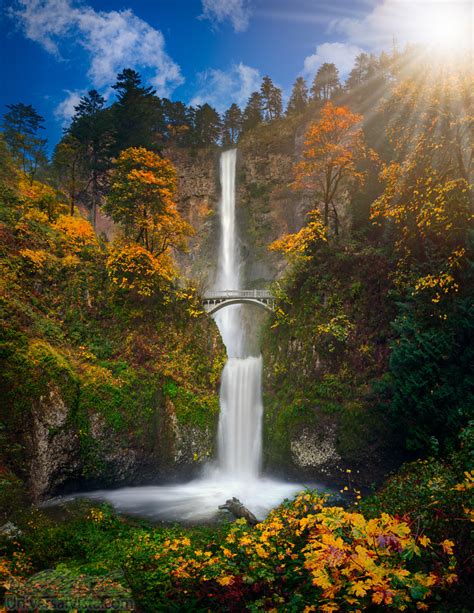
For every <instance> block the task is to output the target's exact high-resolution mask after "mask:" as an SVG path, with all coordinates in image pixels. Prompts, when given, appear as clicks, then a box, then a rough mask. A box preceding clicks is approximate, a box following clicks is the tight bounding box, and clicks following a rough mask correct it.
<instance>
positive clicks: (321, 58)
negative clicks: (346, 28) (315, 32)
mask: <svg viewBox="0 0 474 613" xmlns="http://www.w3.org/2000/svg"><path fill="white" fill-rule="evenodd" d="M362 52H363V49H361V48H360V47H358V46H357V45H353V44H350V43H323V44H322V45H318V46H317V47H316V51H315V53H313V54H312V55H308V56H307V57H306V58H305V60H304V67H303V74H304V75H305V76H306V77H308V78H312V77H314V75H315V74H316V71H317V70H318V68H319V67H320V66H321V65H322V64H324V63H325V62H328V63H330V64H331V63H332V64H336V67H337V69H338V70H339V74H340V75H341V76H343V77H344V76H346V75H347V74H348V73H349V72H350V71H351V70H352V67H353V66H354V60H355V58H356V57H357V56H358V55H359V53H362Z"/></svg>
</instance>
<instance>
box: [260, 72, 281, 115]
mask: <svg viewBox="0 0 474 613" xmlns="http://www.w3.org/2000/svg"><path fill="white" fill-rule="evenodd" d="M260 96H261V99H262V110H263V114H264V118H265V119H266V120H267V121H272V119H278V118H279V117H281V114H282V110H283V106H282V99H281V89H279V88H278V87H275V85H274V84H273V81H272V80H271V79H270V77H269V76H265V77H263V81H262V85H261V87H260Z"/></svg>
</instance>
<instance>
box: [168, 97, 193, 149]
mask: <svg viewBox="0 0 474 613" xmlns="http://www.w3.org/2000/svg"><path fill="white" fill-rule="evenodd" d="M161 102H162V108H163V116H164V124H165V134H166V139H167V140H169V141H172V142H173V143H175V144H177V145H179V146H183V147H186V146H188V145H190V144H191V141H192V132H193V125H194V109H191V108H188V107H187V106H186V105H185V104H183V103H182V102H172V101H171V100H168V99H167V98H163V100H162V101H161Z"/></svg>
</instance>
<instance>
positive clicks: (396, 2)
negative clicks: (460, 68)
mask: <svg viewBox="0 0 474 613" xmlns="http://www.w3.org/2000/svg"><path fill="white" fill-rule="evenodd" d="M472 11H473V5H472V0H383V2H381V3H380V4H377V5H376V6H375V7H374V8H373V10H372V11H371V12H370V13H368V14H367V15H366V16H364V17H362V18H347V17H344V18H339V19H334V20H332V22H331V24H330V29H331V30H332V31H333V32H337V33H340V34H342V35H344V37H345V38H346V40H347V41H348V42H350V43H353V44H363V45H364V46H366V47H368V48H369V49H371V50H373V51H382V50H383V49H385V50H387V49H390V48H391V47H392V44H393V42H394V41H395V42H396V43H397V44H398V45H405V44H406V43H421V44H424V45H433V46H439V45H441V46H443V45H444V43H446V42H448V43H449V44H450V43H451V42H454V43H455V45H456V46H459V47H464V48H470V49H472V32H473V15H474V14H473V12H472ZM446 38H452V39H456V40H452V41H450V40H448V41H446Z"/></svg>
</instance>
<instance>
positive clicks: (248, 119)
mask: <svg viewBox="0 0 474 613" xmlns="http://www.w3.org/2000/svg"><path fill="white" fill-rule="evenodd" d="M262 121H263V102H262V96H261V95H260V94H259V92H252V93H251V94H250V97H249V99H248V102H247V106H246V107H245V109H244V112H243V114H242V130H243V131H247V130H252V129H253V128H256V127H257V126H258V125H259V124H261V123H262Z"/></svg>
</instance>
